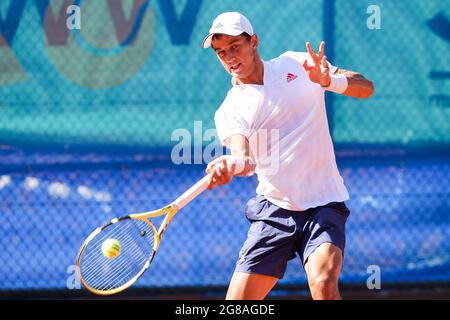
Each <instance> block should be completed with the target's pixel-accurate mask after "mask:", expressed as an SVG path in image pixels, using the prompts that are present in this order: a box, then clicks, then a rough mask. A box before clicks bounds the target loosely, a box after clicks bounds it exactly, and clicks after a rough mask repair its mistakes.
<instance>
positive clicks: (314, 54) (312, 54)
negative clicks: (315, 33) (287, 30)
mask: <svg viewBox="0 0 450 320" xmlns="http://www.w3.org/2000/svg"><path fill="white" fill-rule="evenodd" d="M306 50H308V53H309V55H310V56H311V58H312V59H313V61H314V62H316V63H319V62H320V59H319V56H318V55H316V53H315V52H314V50H313V48H312V47H311V43H310V42H309V41H308V42H306Z"/></svg>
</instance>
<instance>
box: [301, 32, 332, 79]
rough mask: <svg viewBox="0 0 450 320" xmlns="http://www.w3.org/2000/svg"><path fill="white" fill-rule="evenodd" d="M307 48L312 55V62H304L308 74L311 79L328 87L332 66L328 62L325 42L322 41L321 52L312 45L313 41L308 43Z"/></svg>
mask: <svg viewBox="0 0 450 320" xmlns="http://www.w3.org/2000/svg"><path fill="white" fill-rule="evenodd" d="M306 49H307V50H308V53H309V55H310V56H311V60H312V64H310V63H308V60H305V62H304V63H303V68H304V69H305V71H306V73H307V74H308V77H309V79H310V80H311V81H312V82H314V83H318V84H320V85H321V86H322V87H327V86H329V85H330V81H331V79H330V68H329V65H328V62H327V57H326V56H325V42H323V41H322V42H321V43H320V47H319V53H318V54H316V53H315V52H314V50H313V48H312V47H311V43H309V42H307V43H306Z"/></svg>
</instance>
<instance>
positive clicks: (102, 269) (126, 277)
mask: <svg viewBox="0 0 450 320" xmlns="http://www.w3.org/2000/svg"><path fill="white" fill-rule="evenodd" d="M107 239H115V240H117V241H118V242H119V244H120V253H119V255H118V256H117V257H115V258H108V257H106V256H104V255H103V252H102V245H103V242H104V241H105V240H107ZM153 244H154V232H153V229H152V228H151V227H150V226H149V225H148V224H147V223H146V222H144V221H141V220H135V219H126V220H122V221H119V222H117V223H114V224H112V225H110V226H108V227H107V228H105V229H104V230H103V231H102V232H100V233H99V234H98V235H97V236H96V237H95V238H94V239H92V240H91V241H90V243H89V244H88V245H87V246H86V249H85V251H84V253H83V255H82V256H81V259H80V273H81V277H82V278H83V280H84V282H85V283H86V284H87V285H88V286H89V287H91V288H93V289H95V290H100V291H108V290H113V289H116V288H119V287H121V286H123V285H124V284H126V283H127V282H129V281H130V280H131V279H133V278H134V277H135V276H136V275H138V274H139V273H140V272H141V271H142V270H143V268H144V266H145V264H146V263H147V261H148V260H149V258H150V257H151V255H152V254H153Z"/></svg>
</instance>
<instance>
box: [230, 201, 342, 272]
mask: <svg viewBox="0 0 450 320" xmlns="http://www.w3.org/2000/svg"><path fill="white" fill-rule="evenodd" d="M349 214H350V210H349V209H348V208H347V207H346V205H345V203H344V202H331V203H329V204H326V205H324V206H320V207H316V208H311V209H308V210H305V211H290V210H286V209H283V208H280V207H278V206H276V205H275V204H273V203H271V202H270V201H268V200H266V199H265V198H264V197H263V196H256V197H255V198H252V199H250V200H249V201H248V203H247V208H246V216H247V219H248V220H249V221H250V222H251V225H250V229H249V231H248V234H247V240H246V241H245V243H244V245H243V246H242V249H241V251H240V252H239V260H238V262H237V264H236V269H235V272H246V273H257V274H264V275H268V276H272V277H277V278H279V279H281V278H283V276H284V273H285V271H286V266H287V262H288V261H289V260H291V259H293V258H295V255H296V254H298V255H299V257H300V259H301V261H302V264H303V265H305V263H306V261H307V259H308V257H309V255H310V254H311V253H312V252H313V251H314V250H315V249H316V248H317V247H318V246H320V245H321V244H322V243H325V242H331V243H333V244H334V245H336V246H338V247H339V248H340V249H341V250H342V253H344V248H345V222H346V221H347V218H348V216H349Z"/></svg>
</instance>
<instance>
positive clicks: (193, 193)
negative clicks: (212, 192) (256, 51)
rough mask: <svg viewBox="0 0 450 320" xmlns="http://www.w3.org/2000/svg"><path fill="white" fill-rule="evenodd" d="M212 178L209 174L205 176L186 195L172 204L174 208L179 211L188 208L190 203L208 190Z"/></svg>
mask: <svg viewBox="0 0 450 320" xmlns="http://www.w3.org/2000/svg"><path fill="white" fill-rule="evenodd" d="M210 178H211V176H210V175H209V174H207V175H206V176H204V177H203V178H202V179H201V180H199V181H198V182H197V183H196V184H194V185H193V186H192V187H190V188H189V189H188V190H187V191H186V192H185V193H183V194H182V195H181V196H179V197H178V198H177V199H176V200H175V201H174V202H172V206H174V207H175V208H176V209H177V211H178V210H180V209H181V208H183V207H184V206H186V205H187V204H188V203H189V202H191V201H192V200H194V198H195V197H197V196H198V195H199V194H200V193H202V192H203V191H205V190H206V188H207V187H208V183H209V179H210Z"/></svg>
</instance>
